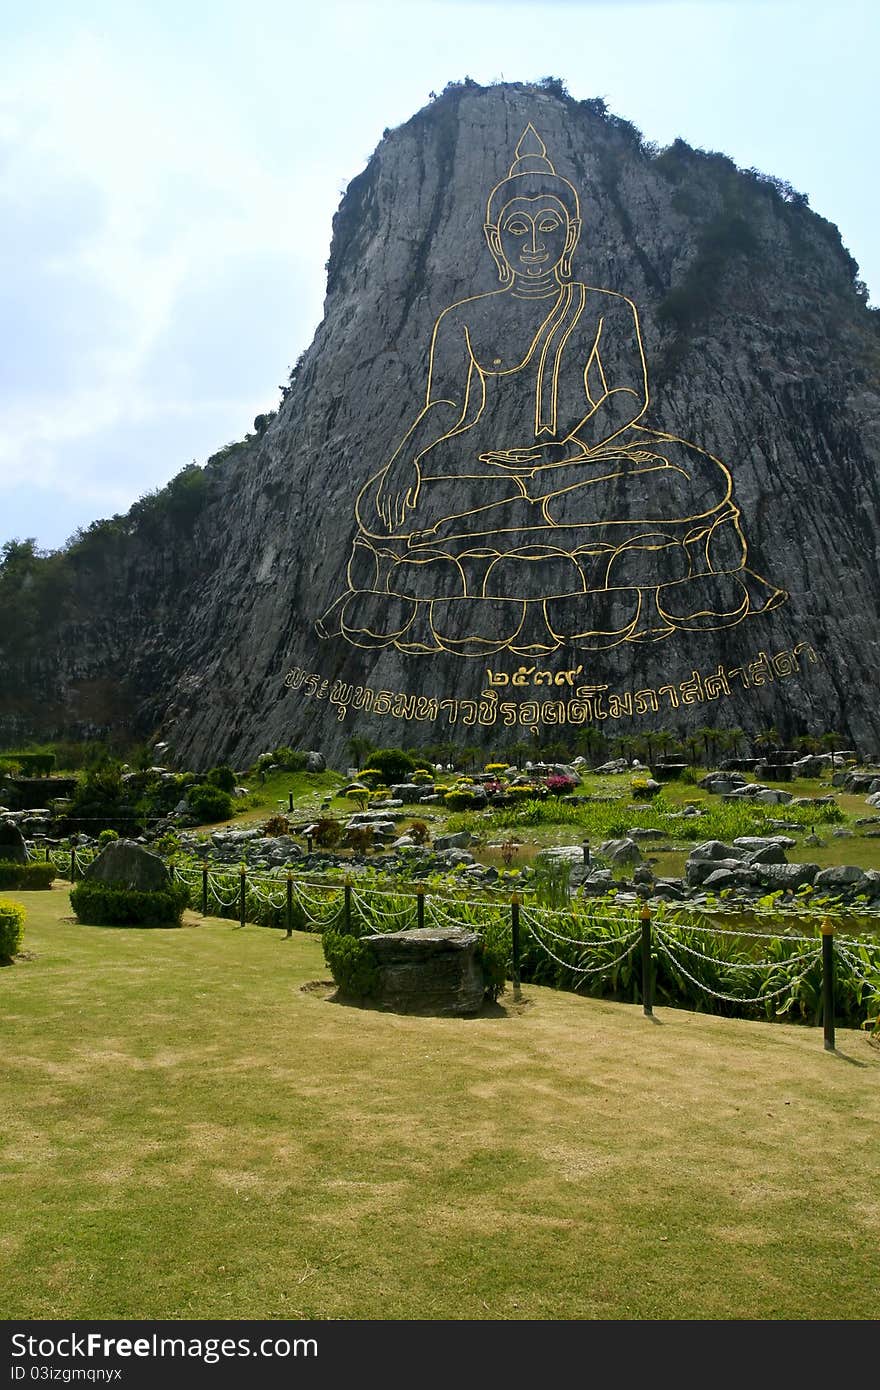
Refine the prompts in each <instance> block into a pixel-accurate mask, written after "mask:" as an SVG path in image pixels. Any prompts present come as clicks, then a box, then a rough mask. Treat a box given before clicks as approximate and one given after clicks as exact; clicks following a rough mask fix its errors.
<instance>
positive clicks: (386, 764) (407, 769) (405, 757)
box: [361, 748, 416, 785]
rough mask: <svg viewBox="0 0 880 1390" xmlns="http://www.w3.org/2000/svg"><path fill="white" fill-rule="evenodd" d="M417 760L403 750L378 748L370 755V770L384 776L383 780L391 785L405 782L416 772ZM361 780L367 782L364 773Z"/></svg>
mask: <svg viewBox="0 0 880 1390" xmlns="http://www.w3.org/2000/svg"><path fill="white" fill-rule="evenodd" d="M415 767H416V760H415V758H413V757H412V756H411V754H409V753H405V752H404V750H403V749H402V748H377V749H376V750H375V752H373V753H371V754H370V769H371V770H372V769H375V770H377V771H378V772H381V774H382V780H383V781H385V782H387V783H389V785H390V784H391V783H392V782H405V781H406V780H407V779H408V778H409V776H410V775H411V774H412V773H413V772H414V771H415ZM361 780H362V781H366V778H365V777H364V775H363V773H362V774H361Z"/></svg>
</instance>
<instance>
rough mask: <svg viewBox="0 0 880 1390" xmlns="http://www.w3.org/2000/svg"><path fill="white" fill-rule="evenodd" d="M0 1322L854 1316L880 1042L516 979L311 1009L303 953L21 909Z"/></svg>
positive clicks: (871, 1166)
mask: <svg viewBox="0 0 880 1390" xmlns="http://www.w3.org/2000/svg"><path fill="white" fill-rule="evenodd" d="M9 896H12V897H14V898H16V899H17V900H18V901H21V902H23V903H24V904H25V906H26V908H27V912H28V920H27V926H26V934H25V941H24V949H25V951H26V952H27V953H28V958H26V959H23V960H19V961H18V962H17V963H16V964H15V965H14V966H12V967H9V968H7V969H4V970H2V971H0V996H2V998H0V1008H2V1011H3V1015H4V1030H3V1031H4V1067H3V1072H2V1080H0V1096H2V1100H0V1105H2V1116H0V1151H2V1163H3V1171H4V1174H5V1181H4V1193H5V1201H4V1203H3V1206H4V1217H3V1222H2V1227H0V1281H2V1287H3V1289H4V1300H3V1303H4V1317H6V1318H8V1319H16V1318H64V1319H85V1318H99V1317H103V1318H124V1317H125V1318H245V1317H255V1318H262V1317H267V1318H286V1317H304V1318H355V1319H363V1318H392V1319H418V1318H441V1319H446V1318H457V1317H463V1318H476V1319H483V1318H502V1319H532V1318H544V1317H546V1318H553V1319H569V1318H639V1319H641V1318H749V1317H754V1318H764V1319H777V1318H805V1319H812V1318H816V1317H826V1318H874V1317H876V1314H877V1308H878V1273H877V1271H878V1260H877V1252H878V1249H880V1200H878V1190H877V1158H878V1152H880V1148H878V1135H880V1086H878V1081H880V1052H878V1050H877V1049H876V1048H874V1047H873V1046H872V1045H871V1044H870V1043H869V1041H868V1039H867V1037H866V1036H865V1035H864V1034H858V1033H853V1032H841V1033H840V1034H839V1035H838V1036H839V1044H840V1049H839V1054H838V1055H831V1054H827V1053H825V1052H824V1051H823V1048H822V1037H821V1033H820V1032H819V1031H817V1030H814V1029H806V1028H797V1027H793V1026H788V1025H779V1026H773V1025H770V1024H757V1023H745V1022H739V1021H734V1020H729V1019H721V1018H713V1017H706V1016H702V1015H699V1014H693V1013H686V1012H684V1011H676V1010H671V1009H664V1010H660V1011H658V1019H657V1021H656V1022H653V1023H652V1022H650V1021H649V1020H646V1019H644V1018H643V1017H642V1015H641V1012H640V1010H638V1009H636V1008H632V1007H627V1006H626V1005H621V1004H613V1003H605V1002H603V1001H597V1000H592V999H581V998H579V997H577V996H574V995H570V994H557V993H554V992H553V991H551V990H547V989H541V988H537V987H526V989H525V991H524V1003H523V1005H522V1006H521V1007H518V1008H514V1006H513V1005H512V1004H511V1003H510V1001H509V997H508V996H502V1001H501V1007H498V1008H496V1009H495V1010H494V1011H492V1012H491V1013H487V1014H486V1015H485V1016H483V1017H480V1018H477V1019H471V1020H440V1019H430V1018H415V1017H400V1016H397V1015H393V1014H385V1013H380V1012H378V1011H375V1010H362V1009H357V1008H351V1007H346V1006H342V1005H338V1004H334V1003H332V1002H329V1001H328V999H327V998H326V997H325V992H321V991H311V992H309V991H304V990H303V989H302V986H303V985H304V984H305V983H306V982H308V981H314V980H316V979H320V978H322V977H324V976H325V974H326V971H325V967H324V965H323V960H322V956H321V950H320V944H319V942H318V941H317V939H316V938H314V937H312V936H306V935H297V936H295V937H294V938H293V939H291V940H289V941H286V940H284V939H283V938H282V937H281V935H280V934H279V933H275V932H270V931H268V930H265V929H260V928H258V927H248V928H246V929H245V930H244V931H241V930H238V929H237V928H236V927H234V926H232V925H231V924H230V923H229V922H228V921H227V922H221V921H217V920H212V919H208V920H206V921H205V922H202V921H201V920H200V919H199V918H198V917H196V916H195V915H194V914H187V925H186V926H185V927H184V928H183V929H182V930H179V931H143V930H141V931H138V930H131V929H129V930H120V929H111V928H98V927H81V926H78V925H76V924H75V922H73V921H72V920H71V919H70V909H69V903H68V899H67V893H66V891H65V890H64V889H62V888H60V887H56V888H55V889H54V890H52V891H51V892H48V893H29V894H28V893H22V894H11V895H9Z"/></svg>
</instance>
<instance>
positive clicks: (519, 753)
mask: <svg viewBox="0 0 880 1390" xmlns="http://www.w3.org/2000/svg"><path fill="white" fill-rule="evenodd" d="M507 756H508V757H509V758H512V759H513V761H514V762H515V763H516V765H517V767H518V768H519V769H520V771H522V765H523V759H524V758H527V757H528V756H529V745H528V744H527V743H522V742H519V743H512V744H511V745H510V749H509V751H508V754H507Z"/></svg>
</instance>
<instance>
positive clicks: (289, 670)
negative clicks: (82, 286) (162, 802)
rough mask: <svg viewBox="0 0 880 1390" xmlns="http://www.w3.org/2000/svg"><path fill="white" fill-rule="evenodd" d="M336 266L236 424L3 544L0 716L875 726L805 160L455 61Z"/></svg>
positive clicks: (876, 393) (176, 723)
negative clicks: (42, 544)
mask: <svg viewBox="0 0 880 1390" xmlns="http://www.w3.org/2000/svg"><path fill="white" fill-rule="evenodd" d="M294 174H295V171H292V176H293V175H294ZM327 272H328V273H327V297H326V301H325V310H324V318H323V320H322V322H321V324H320V326H319V328H318V330H317V332H316V334H315V338H314V341H313V343H312V344H311V346H310V348H309V349H308V351H307V352H306V353H305V354H304V355H303V357H302V358H301V360H300V362H299V363H298V364H297V367H296V369H295V370H294V372H293V374H292V376H291V381H290V385H289V387H286V388H285V391H284V398H283V401H282V403H281V406H280V408H279V410H278V412H277V414H276V415H275V416H274V417H273V418H271V419H261V420H260V421H259V422H258V424H259V428H258V429H257V432H256V433H255V434H254V435H253V436H249V437H248V439H247V440H246V441H245V442H244V443H242V444H241V445H239V446H236V447H235V448H231V449H228V450H227V451H224V454H223V455H221V456H219V457H218V458H217V459H215V460H212V461H211V462H210V464H209V465H208V467H207V468H206V469H205V470H192V469H191V470H186V471H185V474H184V475H180V477H179V478H178V479H176V480H175V482H174V483H173V484H172V485H171V486H170V487H169V489H167V490H166V491H165V492H164V493H162V494H160V495H159V496H158V497H155V498H152V499H145V501H144V502H142V503H141V504H138V507H136V508H135V509H133V512H132V513H131V514H129V516H128V517H127V518H116V519H114V521H113V522H106V523H96V525H95V526H94V527H92V528H90V530H89V531H87V532H86V533H85V535H83V536H82V537H81V538H80V540H79V542H78V543H77V544H75V545H73V546H72V547H71V548H70V549H69V550H68V551H67V552H66V553H64V554H60V555H57V556H54V557H49V559H48V560H40V561H36V560H34V559H33V557H30V558H29V557H28V556H27V555H23V554H21V553H20V552H15V553H10V554H7V558H6V563H5V565H4V567H3V570H2V571H0V605H2V609H0V611H2V612H5V615H6V618H5V621H4V624H3V630H4V636H3V637H2V638H0V643H2V645H0V661H2V676H3V679H2V688H0V733H2V734H3V735H5V736H7V737H10V738H11V737H20V736H22V735H24V734H34V735H53V734H59V733H61V732H67V733H69V734H77V733H83V732H94V731H97V730H99V729H101V730H103V729H107V728H113V727H116V728H119V727H125V728H127V729H131V730H134V731H137V732H138V733H140V734H142V735H143V736H145V737H146V736H156V737H159V736H161V737H162V738H164V739H166V740H168V741H169V742H170V743H171V744H172V746H173V747H174V749H175V750H176V752H177V754H178V755H179V756H180V757H182V758H186V759H187V760H189V761H190V762H191V763H192V764H194V765H196V766H198V765H206V764H210V763H212V762H216V761H217V760H218V759H219V758H221V757H224V758H229V759H230V760H232V761H233V762H234V763H236V764H241V763H243V762H244V761H245V760H247V759H249V758H251V757H252V756H254V755H255V754H256V753H258V752H260V751H261V750H263V749H265V748H271V747H273V746H275V745H276V744H279V743H286V744H292V745H298V746H301V747H307V746H308V747H311V746H314V747H321V748H323V749H324V750H325V751H326V752H328V753H329V754H330V755H331V756H333V755H338V754H340V753H341V751H342V749H343V747H344V745H345V742H346V740H347V739H348V738H349V737H351V735H352V734H354V733H360V734H366V735H367V736H369V737H371V738H373V739H375V740H376V741H377V742H380V743H384V744H395V743H401V742H403V743H407V744H418V743H419V742H429V741H431V742H436V741H440V740H443V739H447V738H453V739H454V738H459V737H460V738H462V739H463V740H465V739H466V741H467V742H469V743H485V744H486V745H487V746H492V747H495V748H503V747H504V746H505V744H506V743H510V742H513V741H515V740H518V739H521V738H523V737H528V736H529V734H530V732H536V733H537V734H538V735H539V736H541V735H548V734H549V735H550V736H553V737H559V736H560V735H564V734H565V731H566V730H568V731H569V732H571V731H572V730H576V729H578V728H583V727H585V726H587V725H589V724H595V725H597V726H599V727H601V728H602V729H603V730H604V732H606V733H609V734H613V733H625V732H633V731H634V730H636V729H638V728H643V727H651V726H654V727H659V726H664V727H668V728H676V729H679V730H684V729H685V728H686V727H688V726H699V725H705V724H716V725H719V726H733V725H739V726H742V727H743V728H745V729H747V730H749V729H756V728H760V727H766V726H768V725H771V724H773V725H775V726H776V727H777V728H778V729H779V730H780V731H781V732H782V733H783V734H785V735H793V734H796V733H806V732H811V731H821V730H822V729H829V728H834V729H838V730H840V731H841V732H842V733H844V734H845V735H846V736H847V738H848V739H849V740H851V741H852V742H853V743H854V744H855V745H856V746H858V747H860V748H862V749H865V750H869V751H871V750H874V749H877V748H880V712H878V708H877V699H876V671H877V658H878V650H880V622H878V612H880V552H878V541H877V537H878V530H880V526H878V522H880V475H878V442H880V390H878V360H880V351H878V349H880V331H878V330H880V325H878V321H877V320H878V317H880V316H878V315H876V314H875V313H873V312H872V311H871V310H870V309H868V308H867V306H866V302H865V292H864V287H863V286H861V284H860V282H859V281H858V280H857V278H856V277H857V274H858V271H857V267H856V265H855V263H854V262H853V260H852V258H851V257H850V256H849V255H848V253H847V252H846V251H845V249H844V248H843V247H842V245H841V242H840V236H839V233H838V232H837V230H836V228H835V227H834V226H833V225H831V224H830V223H829V222H827V221H825V220H824V219H822V218H821V217H819V216H817V215H816V214H814V213H813V212H811V211H810V209H809V207H808V206H807V205H806V200H805V199H804V198H803V197H802V196H801V195H799V194H797V193H795V192H794V190H792V189H791V188H790V187H788V186H787V185H785V184H783V183H781V182H780V181H778V180H775V179H770V178H767V177H765V176H763V175H761V174H759V173H757V172H756V171H754V170H752V171H742V170H738V169H737V168H736V167H735V166H734V165H733V163H732V162H731V161H730V160H729V159H727V158H726V157H725V156H723V155H721V154H713V153H706V152H704V151H699V150H694V149H691V148H690V147H689V146H687V145H685V144H684V143H683V142H676V143H675V144H674V145H673V146H671V147H670V148H668V149H665V150H662V151H660V150H658V149H657V148H656V147H654V146H651V145H649V144H647V143H646V142H645V141H644V140H643V139H642V137H641V136H640V134H639V132H638V131H636V130H635V129H634V128H633V127H632V126H630V125H629V124H628V123H627V122H626V121H623V120H620V119H619V118H616V117H613V116H610V115H609V114H608V113H607V111H606V110H605V108H604V105H603V103H602V102H601V101H598V100H596V101H588V102H576V101H573V100H572V99H570V98H569V97H568V96H567V95H566V94H565V92H564V90H563V89H562V88H561V86H560V85H559V84H557V83H554V82H548V83H545V84H541V85H540V86H538V87H533V86H525V85H519V84H507V83H506V84H499V85H496V86H493V87H490V88H481V87H478V86H476V85H474V84H472V83H470V82H466V83H464V84H452V85H451V86H450V87H449V88H447V90H446V91H445V92H444V93H443V94H442V95H441V96H440V97H438V98H436V99H435V100H433V101H432V102H431V104H430V105H428V106H427V107H425V108H424V109H423V110H422V111H420V112H418V113H417V114H416V115H415V116H414V117H413V118H412V119H411V120H410V121H408V122H407V123H406V124H405V125H403V126H401V127H400V128H399V129H397V130H394V131H390V132H387V133H386V135H385V137H384V138H383V140H382V142H381V144H380V145H379V147H378V149H377V150H376V152H375V154H374V155H373V157H372V159H371V160H370V162H369V164H368V165H367V167H366V169H365V170H364V172H363V173H362V174H361V175H360V176H359V177H358V178H356V179H355V180H354V181H353V182H352V183H351V185H350V186H349V188H348V190H347V192H346V194H345V196H344V198H343V200H342V203H341V205H340V207H339V210H338V212H337V215H336V217H335V219H334V226H333V242H332V246H331V249H330V259H329V261H328V268H327ZM7 549H8V548H7Z"/></svg>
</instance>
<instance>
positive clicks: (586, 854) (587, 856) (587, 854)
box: [583, 840, 590, 868]
mask: <svg viewBox="0 0 880 1390" xmlns="http://www.w3.org/2000/svg"><path fill="white" fill-rule="evenodd" d="M583 851H584V863H585V864H586V866H587V868H589V867H590V842H589V840H584V843H583Z"/></svg>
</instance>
